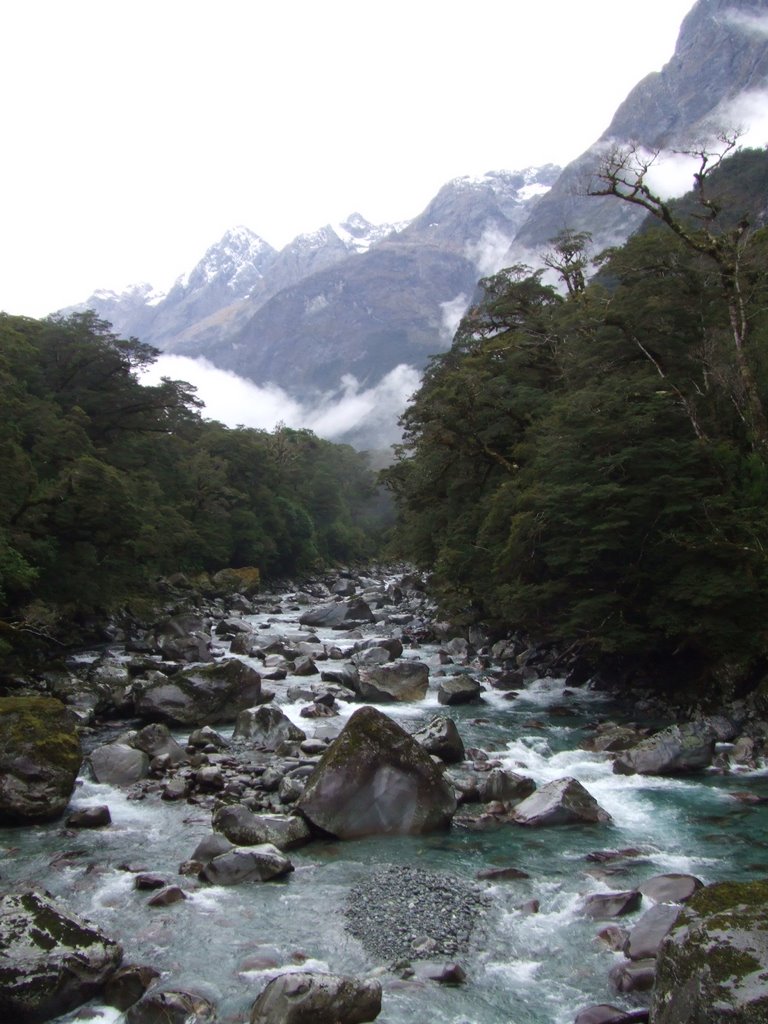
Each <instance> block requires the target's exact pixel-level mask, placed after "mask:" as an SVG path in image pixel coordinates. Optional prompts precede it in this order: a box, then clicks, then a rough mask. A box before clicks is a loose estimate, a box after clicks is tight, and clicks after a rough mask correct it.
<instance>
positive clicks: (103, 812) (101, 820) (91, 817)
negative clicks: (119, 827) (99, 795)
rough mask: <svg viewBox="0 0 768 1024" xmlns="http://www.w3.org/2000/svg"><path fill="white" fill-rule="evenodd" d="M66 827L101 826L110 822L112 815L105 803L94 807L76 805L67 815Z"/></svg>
mask: <svg viewBox="0 0 768 1024" xmlns="http://www.w3.org/2000/svg"><path fill="white" fill-rule="evenodd" d="M65 824H66V826H67V828H101V827H102V826H103V825H111V824H112V815H111V814H110V813H109V807H107V805H106V804H98V805H97V806H95V807H78V808H76V809H75V810H74V811H72V812H71V813H70V814H68V815H67V817H66V820H65Z"/></svg>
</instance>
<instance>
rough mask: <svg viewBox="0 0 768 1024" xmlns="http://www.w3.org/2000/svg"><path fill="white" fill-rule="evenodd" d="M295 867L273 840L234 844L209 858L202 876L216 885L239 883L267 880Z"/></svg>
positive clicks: (286, 872)
mask: <svg viewBox="0 0 768 1024" xmlns="http://www.w3.org/2000/svg"><path fill="white" fill-rule="evenodd" d="M290 871H293V864H292V863H291V862H290V860H289V859H288V857H286V856H285V854H284V853H282V851H280V850H278V848H277V847H276V846H273V845H272V844H271V843H262V844H260V845H259V846H233V847H232V849H231V850H228V851H227V852H226V853H222V854H219V856H218V857H214V858H213V859H212V860H211V861H209V862H208V863H207V864H206V865H205V867H204V868H203V870H202V871H201V872H200V877H201V878H202V879H203V880H204V881H206V882H211V883H212V884H213V885H239V884H240V883H241V882H267V881H269V880H270V879H272V878H279V877H281V876H282V875H286V874H288V873H289V872H290Z"/></svg>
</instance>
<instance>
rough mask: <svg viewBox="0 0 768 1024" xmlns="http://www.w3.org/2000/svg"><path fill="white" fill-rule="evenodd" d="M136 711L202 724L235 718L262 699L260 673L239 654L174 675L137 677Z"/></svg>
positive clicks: (146, 715)
mask: <svg viewBox="0 0 768 1024" xmlns="http://www.w3.org/2000/svg"><path fill="white" fill-rule="evenodd" d="M137 689H138V691H139V692H138V695H137V697H136V714H137V715H138V716H139V717H140V718H143V719H145V720H147V721H150V722H166V723H168V724H169V725H192V726H202V725H210V724H214V723H217V722H234V721H235V719H236V718H237V716H238V714H239V713H240V712H241V711H243V710H244V709H245V708H250V707H253V706H254V705H255V704H259V703H260V701H261V676H260V675H259V673H258V672H256V671H255V670H254V669H252V668H251V667H250V666H249V665H246V664H245V663H244V662H242V661H240V660H239V659H238V658H227V659H225V660H223V661H218V662H216V663H215V664H213V665H201V666H200V667H199V668H189V669H185V670H184V671H182V672H178V673H177V674H176V675H174V676H173V677H163V678H157V676H153V677H152V678H151V679H149V680H147V682H146V683H139V681H138V680H137Z"/></svg>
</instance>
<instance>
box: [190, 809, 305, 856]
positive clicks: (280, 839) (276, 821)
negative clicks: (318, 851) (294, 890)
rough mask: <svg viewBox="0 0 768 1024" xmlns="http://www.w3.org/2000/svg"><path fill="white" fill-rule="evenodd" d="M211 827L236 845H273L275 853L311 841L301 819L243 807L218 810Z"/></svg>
mask: <svg viewBox="0 0 768 1024" xmlns="http://www.w3.org/2000/svg"><path fill="white" fill-rule="evenodd" d="M213 827H214V828H215V829H217V830H218V831H220V832H222V833H223V834H224V835H225V836H226V837H227V839H228V840H230V841H231V842H232V843H234V845H235V846H258V845H260V844H262V843H272V844H273V846H276V847H277V848H278V850H289V849H293V848H294V847H296V846H303V845H304V844H305V843H307V842H309V840H310V838H311V833H310V830H309V828H308V826H307V823H306V822H305V821H304V819H303V818H299V817H297V816H295V815H288V814H254V813H253V811H251V810H250V809H249V808H248V807H244V806H243V805H242V804H230V805H229V806H227V807H220V808H219V809H218V810H217V811H216V812H215V813H214V815H213ZM193 856H195V855H194V854H193Z"/></svg>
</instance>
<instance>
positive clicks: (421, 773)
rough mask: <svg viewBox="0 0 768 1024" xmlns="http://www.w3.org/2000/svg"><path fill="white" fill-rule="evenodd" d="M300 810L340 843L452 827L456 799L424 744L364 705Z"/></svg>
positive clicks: (314, 777) (317, 770) (313, 780)
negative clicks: (337, 838)
mask: <svg viewBox="0 0 768 1024" xmlns="http://www.w3.org/2000/svg"><path fill="white" fill-rule="evenodd" d="M297 808H298V810H299V811H300V813H301V814H303V815H304V817H305V818H307V819H308V820H309V821H310V823H311V824H313V825H315V826H316V827H317V828H320V829H322V830H323V831H324V832H328V833H330V834H331V835H334V836H338V837H339V838H340V839H355V838H357V837H359V836H369V835H419V834H422V833H425V832H432V831H435V830H437V829H440V828H444V827H446V826H447V825H448V824H449V823H450V820H451V818H452V816H453V814H454V811H455V810H456V798H455V796H454V793H453V789H452V787H451V786H450V785H449V784H448V782H447V781H446V780H445V778H444V777H443V774H442V772H441V770H440V769H439V768H438V767H437V766H436V764H435V762H434V761H433V760H432V758H431V757H430V756H429V754H428V753H427V752H426V750H424V748H423V747H422V746H421V744H419V743H417V742H416V740H414V739H413V737H412V736H409V735H408V733H407V732H405V730H404V729H401V728H400V726H399V725H398V724H397V723H396V722H393V721H392V719H391V718H389V717H388V716H387V715H385V714H383V713H382V712H381V711H378V710H377V709H376V708H372V707H363V708H360V709H359V710H358V711H356V712H355V713H354V714H353V715H352V717H351V718H350V719H349V721H348V722H347V724H346V726H345V727H344V729H343V731H342V732H341V734H340V735H339V736H338V737H337V738H336V739H335V740H334V742H333V743H332V744H331V745H330V747H328V749H327V750H326V752H325V754H323V756H322V758H321V759H320V762H319V763H318V765H317V767H316V768H315V770H314V772H313V773H312V775H311V776H310V777H309V780H308V782H307V786H306V788H305V790H304V793H303V795H302V797H301V799H300V800H299V802H298V804H297Z"/></svg>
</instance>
